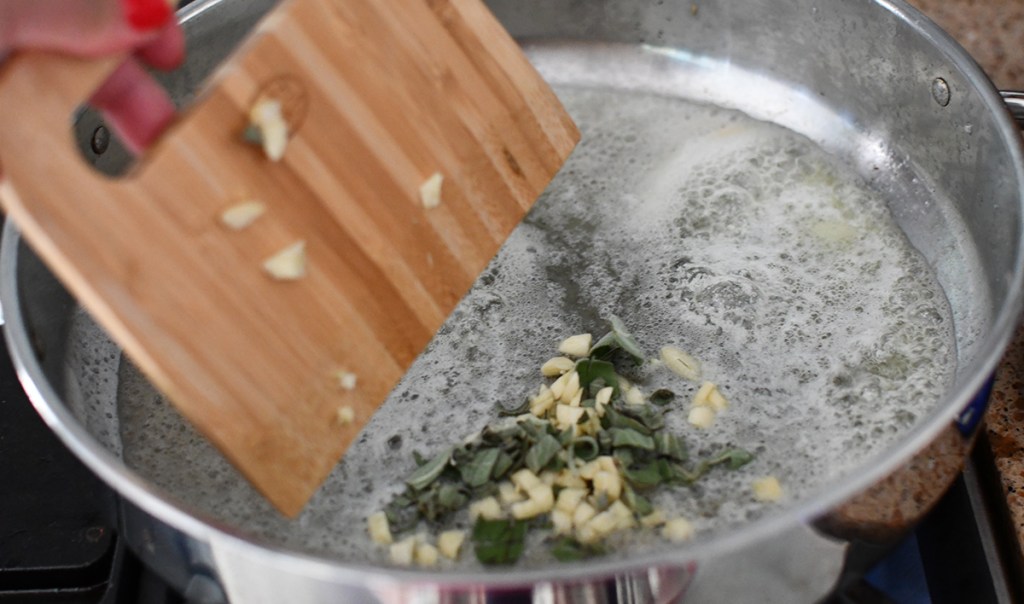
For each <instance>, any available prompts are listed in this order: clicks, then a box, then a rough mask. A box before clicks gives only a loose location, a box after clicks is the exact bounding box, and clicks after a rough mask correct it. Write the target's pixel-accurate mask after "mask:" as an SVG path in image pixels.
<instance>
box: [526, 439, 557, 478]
mask: <svg viewBox="0 0 1024 604" xmlns="http://www.w3.org/2000/svg"><path fill="white" fill-rule="evenodd" d="M561 450H562V444H561V443H560V442H558V439H557V438H555V437H553V436H551V435H550V434H545V435H543V436H542V437H541V438H540V439H539V440H538V441H537V442H536V443H534V445H533V446H532V447H530V450H529V451H527V453H526V460H525V461H526V467H527V468H530V471H531V472H533V473H534V474H538V473H540V471H541V470H543V469H544V466H546V465H548V462H550V461H551V459H552V458H554V456H555V454H556V453H558V452H559V451H561Z"/></svg>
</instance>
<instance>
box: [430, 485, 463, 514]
mask: <svg viewBox="0 0 1024 604" xmlns="http://www.w3.org/2000/svg"><path fill="white" fill-rule="evenodd" d="M437 503H438V505H440V506H441V507H442V508H445V509H446V510H447V511H449V512H454V511H456V510H458V509H460V508H462V506H464V505H466V504H467V503H469V497H468V496H467V495H466V494H465V493H463V492H462V490H461V489H459V487H457V486H455V485H454V484H444V485H441V488H439V489H438V490H437Z"/></svg>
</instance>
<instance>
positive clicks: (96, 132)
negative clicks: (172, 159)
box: [72, 105, 138, 177]
mask: <svg viewBox="0 0 1024 604" xmlns="http://www.w3.org/2000/svg"><path fill="white" fill-rule="evenodd" d="M72 129H73V133H74V137H75V143H76V147H77V148H78V152H79V153H80V154H81V156H82V159H84V160H85V161H86V163H88V164H89V165H90V166H92V167H94V168H95V169H96V170H97V171H99V172H100V173H101V174H105V175H107V176H111V177H118V176H123V175H124V174H127V173H128V172H130V171H131V169H132V168H133V167H134V166H135V163H136V161H138V158H137V157H135V155H134V154H132V152H131V151H129V150H128V148H127V147H125V145H124V143H123V142H122V141H121V139H120V138H119V137H118V136H117V133H116V132H114V129H113V128H111V127H110V126H109V125H107V124H106V122H104V120H103V116H102V115H101V114H100V112H99V111H98V110H96V109H95V108H93V107H90V106H88V105H83V106H82V107H81V108H79V110H78V111H77V112H76V113H75V117H74V121H73V123H72Z"/></svg>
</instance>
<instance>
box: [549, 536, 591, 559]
mask: <svg viewBox="0 0 1024 604" xmlns="http://www.w3.org/2000/svg"><path fill="white" fill-rule="evenodd" d="M602 554H604V549H603V548H601V547H599V546H596V545H584V544H582V543H580V542H579V541H577V540H575V539H573V538H572V537H561V538H559V539H558V540H556V541H555V543H554V545H552V546H551V555H552V556H554V557H555V559H556V560H559V561H561V562H572V561H575V560H585V559H587V558H592V557H594V556H600V555H602Z"/></svg>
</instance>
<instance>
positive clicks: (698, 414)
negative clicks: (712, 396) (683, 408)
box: [686, 407, 715, 430]
mask: <svg viewBox="0 0 1024 604" xmlns="http://www.w3.org/2000/svg"><path fill="white" fill-rule="evenodd" d="M686 419H687V421H688V422H690V423H691V424H692V425H694V426H696V427H698V428H701V429H705V430H706V429H708V428H710V427H711V424H713V423H715V410H714V409H712V408H711V407H694V408H693V409H690V415H689V417H687V418H686Z"/></svg>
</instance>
